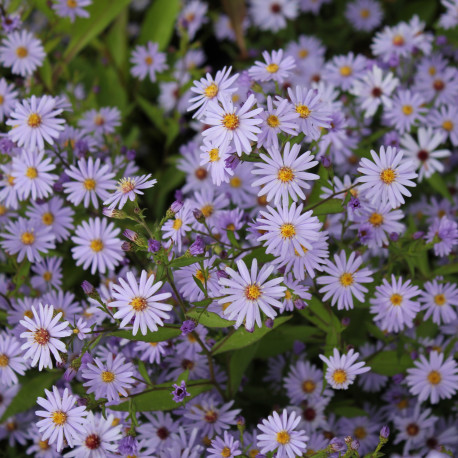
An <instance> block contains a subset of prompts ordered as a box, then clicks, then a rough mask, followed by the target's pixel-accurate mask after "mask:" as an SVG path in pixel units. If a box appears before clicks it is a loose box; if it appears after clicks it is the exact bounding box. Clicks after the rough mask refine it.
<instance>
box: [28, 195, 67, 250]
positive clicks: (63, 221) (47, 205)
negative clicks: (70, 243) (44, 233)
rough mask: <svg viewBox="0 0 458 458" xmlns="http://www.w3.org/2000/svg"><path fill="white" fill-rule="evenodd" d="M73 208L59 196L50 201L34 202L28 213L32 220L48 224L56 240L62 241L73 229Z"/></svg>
mask: <svg viewBox="0 0 458 458" xmlns="http://www.w3.org/2000/svg"><path fill="white" fill-rule="evenodd" d="M74 214H75V212H74V210H73V208H71V207H69V206H68V205H65V201H64V200H63V199H61V198H60V197H58V196H55V197H53V198H51V199H50V200H48V202H40V203H38V202H32V206H31V207H29V208H28V209H27V212H26V215H27V217H28V218H30V220H31V221H36V222H37V223H39V224H42V225H44V226H47V227H49V228H50V229H51V233H53V234H54V235H55V237H56V242H62V241H64V240H66V239H67V238H68V236H69V235H70V231H71V230H73V227H74V226H73V215H74Z"/></svg>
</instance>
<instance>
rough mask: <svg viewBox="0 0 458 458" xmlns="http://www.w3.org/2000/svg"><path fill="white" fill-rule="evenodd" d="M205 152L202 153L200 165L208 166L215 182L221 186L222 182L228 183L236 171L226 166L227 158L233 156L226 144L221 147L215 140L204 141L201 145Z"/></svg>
mask: <svg viewBox="0 0 458 458" xmlns="http://www.w3.org/2000/svg"><path fill="white" fill-rule="evenodd" d="M200 149H201V150H202V151H203V153H201V154H200V158H201V161H200V165H202V166H206V169H207V170H208V171H209V172H210V174H211V177H212V181H213V184H214V185H216V186H220V185H221V183H227V182H228V181H229V179H230V177H231V176H232V175H233V174H234V172H233V171H232V170H231V169H230V168H228V167H227V166H226V160H227V159H229V158H230V157H231V154H230V153H229V151H230V150H229V149H228V147H227V145H226V144H222V145H220V146H219V147H218V146H216V144H215V142H214V141H208V142H204V144H203V145H202V146H201V147H200Z"/></svg>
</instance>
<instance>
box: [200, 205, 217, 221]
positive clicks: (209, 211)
mask: <svg viewBox="0 0 458 458" xmlns="http://www.w3.org/2000/svg"><path fill="white" fill-rule="evenodd" d="M213 209H214V208H213V205H211V204H207V205H204V206H203V207H202V208H201V209H200V211H201V212H202V215H204V216H205V218H208V217H209V216H211V215H213Z"/></svg>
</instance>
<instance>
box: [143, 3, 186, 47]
mask: <svg viewBox="0 0 458 458" xmlns="http://www.w3.org/2000/svg"><path fill="white" fill-rule="evenodd" d="M179 11H180V1H179V0H155V1H154V2H153V3H152V4H151V6H150V7H149V9H148V11H147V13H146V16H145V19H144V20H143V25H142V29H141V32H140V37H139V42H140V43H146V42H148V41H152V42H154V43H157V44H158V45H159V49H160V50H163V49H165V48H166V46H167V45H168V44H169V42H170V39H171V37H172V34H173V29H174V27H175V21H176V17H177V16H178V13H179Z"/></svg>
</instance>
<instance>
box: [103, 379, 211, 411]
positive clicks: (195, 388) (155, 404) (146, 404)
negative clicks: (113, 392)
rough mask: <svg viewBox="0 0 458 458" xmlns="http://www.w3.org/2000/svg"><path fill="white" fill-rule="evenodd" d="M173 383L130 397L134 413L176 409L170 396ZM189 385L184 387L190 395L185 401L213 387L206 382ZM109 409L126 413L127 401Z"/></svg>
mask: <svg viewBox="0 0 458 458" xmlns="http://www.w3.org/2000/svg"><path fill="white" fill-rule="evenodd" d="M174 383H177V382H176V381H173V382H169V383H162V384H161V385H156V386H155V387H154V389H155V391H148V392H146V393H141V394H139V395H136V396H135V397H132V398H131V399H132V404H133V405H134V406H135V409H136V411H137V412H151V411H155V410H162V411H164V410H174V409H176V408H178V407H179V404H177V403H176V402H175V401H174V400H173V396H172V391H173V384H174ZM190 383H192V385H186V390H187V391H188V393H189V394H190V395H191V396H188V397H186V400H187V401H189V400H191V399H192V398H194V397H196V396H197V395H198V394H200V393H204V392H205V391H209V390H211V389H212V388H213V387H214V385H213V384H212V383H210V382H209V381H208V380H193V381H192V382H190ZM110 409H112V410H116V411H121V412H128V411H129V401H126V402H123V403H122V404H119V405H117V406H110Z"/></svg>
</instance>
